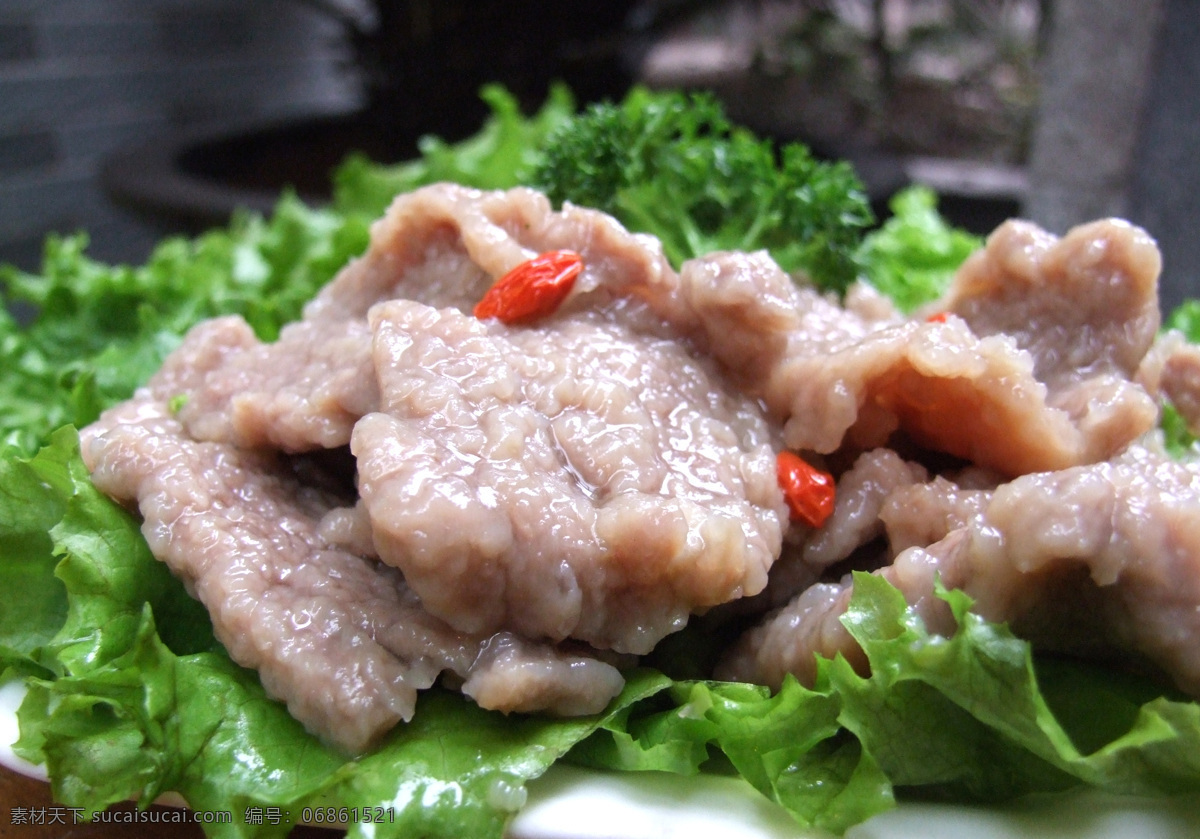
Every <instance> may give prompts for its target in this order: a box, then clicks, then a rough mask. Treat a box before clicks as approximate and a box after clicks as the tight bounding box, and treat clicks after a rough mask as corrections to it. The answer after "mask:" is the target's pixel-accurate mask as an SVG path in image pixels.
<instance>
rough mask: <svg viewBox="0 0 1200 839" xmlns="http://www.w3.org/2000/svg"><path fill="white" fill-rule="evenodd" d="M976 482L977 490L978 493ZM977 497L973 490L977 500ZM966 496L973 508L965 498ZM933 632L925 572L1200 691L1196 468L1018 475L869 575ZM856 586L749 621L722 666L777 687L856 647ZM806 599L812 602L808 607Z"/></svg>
mask: <svg viewBox="0 0 1200 839" xmlns="http://www.w3.org/2000/svg"><path fill="white" fill-rule="evenodd" d="M975 492H978V491H975ZM977 501H978V498H977V497H976V498H975V499H974V502H977ZM974 502H973V503H972V504H970V505H968V506H974ZM878 573H879V574H881V575H882V576H884V577H885V578H886V579H888V580H889V581H890V582H891V583H892V584H893V585H895V586H896V587H897V588H899V589H900V590H901V591H902V592H903V593H904V595H905V597H906V599H907V600H908V602H909V603H910V604H912V605H914V606H916V608H917V610H918V612H919V613H920V614H921V615H922V617H923V618H924V619H925V621H926V623H927V624H928V625H929V626H930V627H931V628H933V630H934V631H937V632H943V633H945V632H949V631H952V621H951V619H950V615H949V613H948V609H947V608H946V607H945V604H944V603H942V602H941V601H940V600H938V599H937V598H936V597H934V594H933V590H934V580H935V578H936V577H940V579H941V580H942V582H943V583H944V584H945V585H946V586H947V587H950V588H960V589H962V590H964V591H965V592H967V593H968V594H969V595H971V596H972V598H974V600H975V605H974V607H973V608H974V609H975V610H976V611H977V612H978V613H979V614H981V615H983V616H984V617H985V618H987V619H989V620H992V621H998V622H1009V623H1011V624H1012V625H1013V626H1014V629H1015V630H1016V631H1017V632H1018V634H1020V635H1022V636H1023V637H1028V638H1030V639H1031V640H1032V641H1033V642H1034V644H1035V646H1041V647H1044V648H1050V649H1054V650H1058V651H1066V652H1078V653H1084V654H1088V655H1105V656H1126V655H1130V654H1134V655H1136V656H1138V657H1140V658H1143V659H1148V660H1149V661H1151V662H1154V663H1155V664H1157V665H1158V666H1159V667H1161V668H1162V669H1163V670H1164V671H1165V672H1166V673H1168V674H1169V675H1170V676H1171V677H1172V678H1174V680H1175V681H1176V683H1177V684H1178V685H1179V686H1180V687H1181V688H1182V689H1183V690H1186V691H1188V692H1189V693H1191V694H1193V695H1200V651H1197V649H1196V646H1195V644H1194V643H1193V642H1192V639H1194V638H1195V637H1196V633H1197V632H1200V466H1198V465H1197V464H1195V463H1182V462H1178V461H1174V460H1170V459H1168V458H1166V457H1165V456H1163V455H1162V454H1160V453H1157V452H1154V451H1151V450H1149V449H1147V448H1145V447H1141V446H1133V447H1131V448H1130V449H1129V450H1128V451H1127V452H1125V453H1123V454H1122V455H1121V456H1120V457H1119V458H1117V459H1114V460H1113V461H1110V462H1105V463H1099V464H1091V465H1088V466H1078V467H1073V468H1070V469H1065V470H1062V471H1058V472H1046V473H1038V474H1030V475H1025V476H1023V477H1021V478H1018V479H1016V480H1014V481H1012V482H1010V483H1007V484H1004V485H1002V486H1000V487H998V488H996V489H995V490H994V491H993V492H992V493H991V497H990V499H988V500H987V502H986V504H983V505H982V509H981V510H980V511H979V512H978V513H977V514H975V515H972V516H970V518H969V519H968V520H967V521H966V523H965V524H964V525H963V526H962V527H959V528H957V529H955V530H952V531H950V532H949V533H948V534H947V535H946V536H945V537H944V538H943V539H941V540H940V541H938V542H935V543H933V544H932V545H929V546H927V547H926V546H913V547H910V548H908V549H906V550H904V551H902V552H901V553H900V554H899V555H898V556H897V557H896V561H895V562H894V563H893V564H892V565H890V566H888V567H887V568H885V569H883V570H881V571H879V572H878ZM851 588H852V586H851V585H850V584H849V583H848V582H845V581H844V582H843V583H841V584H838V585H834V586H831V587H828V588H825V589H822V590H821V593H820V596H819V597H818V595H817V594H815V593H814V594H812V595H809V594H807V593H806V594H805V595H801V597H800V598H799V599H798V600H797V601H795V602H794V603H793V604H791V605H789V606H788V607H787V608H785V609H784V610H782V611H781V612H779V613H778V614H776V615H775V616H774V617H772V618H770V619H768V620H767V621H766V622H764V624H763V625H761V626H759V627H757V628H755V629H753V630H751V631H750V632H749V633H747V635H746V637H745V638H743V639H742V641H741V642H740V643H739V646H738V648H737V650H736V651H735V652H734V653H733V654H732V655H731V656H730V658H729V659H728V660H727V662H726V663H725V665H724V670H723V673H724V675H726V676H731V677H737V678H741V679H748V680H751V681H763V682H764V683H767V684H774V685H778V683H779V681H780V680H781V679H782V678H783V674H785V673H788V672H792V673H795V674H797V676H801V677H805V676H811V674H812V672H813V669H812V668H813V656H814V654H820V655H824V656H832V655H834V654H836V653H839V652H841V653H843V654H846V655H848V656H849V657H850V658H851V660H853V661H858V662H860V663H861V661H862V655H861V651H860V650H857V646H856V644H855V643H854V641H853V639H852V638H850V636H849V634H848V633H847V632H845V629H844V627H841V624H840V621H839V617H840V615H841V613H842V611H843V610H844V609H845V606H846V603H847V602H848V597H849V594H850V591H851ZM814 600H815V601H817V602H816V603H815V605H814Z"/></svg>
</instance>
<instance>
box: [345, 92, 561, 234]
mask: <svg viewBox="0 0 1200 839" xmlns="http://www.w3.org/2000/svg"><path fill="white" fill-rule="evenodd" d="M480 96H481V98H482V99H483V101H484V102H485V103H486V104H487V105H488V107H489V109H490V111H491V113H490V115H489V116H488V118H487V120H486V121H485V122H484V124H483V127H482V128H480V130H479V132H478V133H476V134H475V135H473V136H471V137H468V138H467V139H466V140H462V141H460V142H458V143H448V142H446V141H445V140H443V139H441V138H439V137H434V136H427V137H423V138H422V139H421V141H420V143H419V150H420V152H421V156H420V157H418V158H417V159H415V160H411V161H405V162H403V163H396V164H391V165H385V164H380V163H378V162H376V161H372V160H370V159H369V158H367V157H366V156H364V155H361V154H354V155H351V156H350V157H349V158H347V159H346V160H345V161H344V162H343V163H342V164H341V165H340V166H339V167H338V169H337V170H336V171H335V172H334V206H335V207H336V208H337V210H338V211H339V212H341V213H345V214H347V215H361V216H365V217H367V218H371V219H374V218H377V217H378V216H380V215H382V214H383V211H384V210H386V209H387V206H388V204H390V203H391V202H392V199H393V198H395V197H396V196H397V195H399V194H400V193H402V192H410V191H412V190H414V189H416V188H417V187H419V186H425V185H426V184H432V183H437V182H439V181H452V182H454V183H460V184H463V185H465V186H473V187H477V188H479V189H507V188H509V187H514V186H518V185H520V184H524V183H529V182H530V176H531V175H532V173H533V170H534V167H535V166H536V165H537V163H538V161H539V160H540V159H541V148H542V146H543V144H544V142H545V141H546V138H547V137H548V136H550V135H551V134H552V133H553V132H554V131H555V130H556V129H557V128H558V127H559V126H560V125H561V124H562V123H564V122H565V121H566V120H567V119H568V118H569V117H570V116H571V115H572V114H574V113H575V98H574V96H572V94H571V91H570V90H569V89H568V88H566V87H565V86H563V85H555V86H553V87H551V89H550V95H549V96H548V97H547V99H546V101H545V103H544V104H543V105H542V107H541V108H540V109H539V110H538V112H537V113H535V114H534V115H533V116H531V117H526V116H524V115H523V114H522V113H521V109H520V105H519V104H518V102H517V99H516V97H515V96H513V95H512V94H511V93H510V92H509V91H508V90H507V89H505V88H504V87H502V86H500V85H486V86H485V87H484V88H483V90H482V91H481V93H480Z"/></svg>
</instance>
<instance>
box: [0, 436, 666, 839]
mask: <svg viewBox="0 0 1200 839" xmlns="http://www.w3.org/2000/svg"><path fill="white" fill-rule="evenodd" d="M18 467H23V468H18ZM9 471H10V472H11V473H14V474H16V475H17V477H16V478H15V479H14V480H12V481H6V483H5V490H6V491H10V492H11V491H13V490H15V489H16V488H17V487H18V486H22V487H24V488H26V489H29V488H35V487H36V488H39V491H41V492H42V494H43V495H44V496H45V497H44V498H43V499H42V501H43V503H42V504H41V505H39V506H40V507H41V508H44V509H42V510H41V511H40V512H39V513H38V514H37V515H36V516H34V515H31V516H30V517H29V518H28V521H27V524H26V525H24V526H25V527H26V528H29V527H38V528H42V527H43V526H44V525H46V523H47V521H49V520H50V519H52V518H55V517H57V518H58V521H57V522H56V523H54V524H52V525H50V526H48V527H45V528H44V529H41V530H39V531H38V532H39V533H40V534H41V535H42V536H46V535H47V534H48V538H49V539H50V540H51V545H50V546H49V548H50V551H49V552H50V554H51V555H52V556H53V557H55V558H56V562H55V563H54V564H53V565H51V564H50V563H45V562H43V563H42V564H41V565H40V566H39V568H40V575H41V576H42V577H45V578H47V580H55V581H56V582H57V589H56V590H60V593H62V590H65V595H66V603H67V609H66V613H65V614H62V613H61V610H59V612H58V613H53V612H47V613H45V614H40V613H35V612H33V611H32V610H25V611H22V609H23V607H22V605H21V604H22V600H23V598H24V596H25V594H24V592H23V591H22V590H21V589H18V588H16V587H15V586H6V587H5V588H4V589H3V591H2V592H0V598H3V599H2V600H0V604H2V605H3V607H4V614H6V615H8V614H14V615H15V614H18V613H20V614H25V615H26V616H27V617H30V618H34V619H36V622H37V632H36V633H32V634H31V633H30V632H29V630H28V629H25V630H20V629H19V628H18V627H16V626H15V622H13V625H11V626H10V622H6V623H5V625H4V627H3V629H4V634H3V635H2V636H0V642H2V643H3V644H4V645H5V647H7V648H10V649H14V650H21V651H23V652H24V654H25V655H26V656H27V657H29V659H28V663H30V664H33V663H36V662H35V660H34V659H33V658H32V656H34V655H35V654H36V656H37V660H36V661H37V662H42V663H43V664H46V665H48V666H39V667H37V668H32V667H26V668H25V670H24V672H26V674H27V675H28V679H27V681H28V684H29V686H30V689H29V692H28V694H27V696H26V699H25V701H24V703H23V704H22V706H21V709H20V715H19V719H20V723H21V740H20V741H19V742H18V744H17V751H18V753H19V754H21V755H22V756H23V757H25V758H26V759H28V760H32V761H36V762H41V763H45V765H46V766H47V769H48V770H49V773H50V777H51V783H52V787H53V792H54V795H55V797H56V799H57V800H59V801H61V802H63V803H64V804H65V805H67V806H70V807H78V808H80V809H81V810H83V811H84V812H85V813H94V812H96V811H98V810H101V809H103V808H105V807H107V806H109V805H110V804H112V803H114V802H117V801H121V800H124V799H127V798H133V799H136V800H137V801H139V802H140V803H142V804H143V805H145V804H149V803H150V802H152V801H153V800H155V799H156V798H157V797H158V796H160V795H161V794H163V793H164V792H167V791H174V792H177V793H179V794H180V795H182V796H183V797H184V798H185V799H186V800H187V801H188V802H189V803H190V804H191V805H192V806H193V807H195V808H198V809H204V810H216V811H224V812H230V813H232V814H233V815H234V819H233V822H232V823H231V824H226V825H212V826H210V827H211V831H212V835H214V836H271V835H280V836H281V835H285V834H286V833H287V830H288V827H289V821H290V822H291V823H295V822H297V821H299V820H300V818H301V817H302V815H303V813H304V810H305V808H310V809H312V808H320V812H322V813H325V812H333V813H335V814H336V811H337V810H340V809H343V808H372V810H375V809H379V810H381V811H385V812H386V814H387V815H386V821H385V822H384V823H381V824H375V825H374V826H373V828H372V829H371V830H372V834H371V835H374V836H378V837H387V836H395V837H401V836H412V835H422V836H429V837H476V836H477V837H499V836H501V835H502V834H503V831H504V828H505V826H506V824H507V823H508V821H509V820H510V819H511V818H512V816H513V814H514V813H515V812H516V811H517V809H519V806H520V804H521V802H522V801H523V789H524V784H525V782H526V781H528V780H529V779H532V778H536V777H538V776H540V775H541V774H542V773H543V772H545V770H546V769H547V768H548V767H549V766H550V765H551V764H552V763H553V762H554V761H556V760H557V759H558V758H560V757H561V756H562V755H563V754H565V753H566V752H567V751H568V750H569V749H570V748H571V747H572V746H574V745H575V744H576V743H578V742H579V741H580V740H583V739H584V738H586V737H587V736H589V735H590V734H591V733H592V732H593V731H595V730H596V728H597V727H599V726H601V725H605V724H610V723H609V720H610V718H611V717H613V716H616V715H619V714H621V713H623V712H624V709H625V708H626V707H627V706H628V705H630V704H631V703H634V702H637V701H640V700H642V699H644V698H646V697H647V696H650V695H652V694H654V693H657V692H659V691H661V690H662V689H664V688H665V687H666V686H667V685H668V684H669V680H668V679H667V678H666V677H665V676H663V675H661V674H660V673H657V672H654V671H642V672H638V673H632V674H630V675H629V679H628V682H627V686H626V688H625V691H624V692H623V694H622V696H621V697H620V698H619V699H618V700H616V701H615V702H614V705H613V708H612V710H611V711H610V712H609V713H608V714H607V715H600V716H594V717H587V718H579V719H566V720H563V719H555V718H550V717H538V716H512V717H506V716H504V715H503V714H499V713H495V712H489V711H483V710H481V709H480V708H478V707H477V706H475V705H474V704H473V703H471V702H470V701H469V700H467V699H465V698H464V697H462V696H461V695H459V694H457V693H451V692H446V691H440V690H433V691H429V692H427V693H425V694H424V695H423V696H422V698H421V700H420V702H419V705H418V709H417V713H416V718H415V720H414V721H413V722H412V723H411V724H409V725H402V726H399V727H398V728H397V729H396V730H395V731H394V732H393V733H392V734H391V735H390V736H389V738H388V739H387V740H386V741H385V742H384V743H382V744H380V745H379V746H378V747H377V748H376V749H375V750H374V751H372V752H371V753H370V754H369V755H366V756H364V757H361V758H358V759H355V760H347V759H346V758H345V757H344V756H343V755H340V754H338V753H337V752H336V751H334V750H332V749H330V748H329V747H327V746H325V745H324V744H322V743H321V742H320V741H318V740H317V739H316V738H314V737H312V736H311V735H309V734H308V733H307V732H306V731H304V729H303V728H302V727H301V726H300V724H299V723H297V722H296V721H295V720H294V719H293V718H292V717H291V716H290V715H289V714H288V713H287V709H286V708H285V707H284V706H283V705H282V704H280V703H279V702H276V701H274V700H272V699H270V698H269V697H268V696H267V695H266V694H265V692H264V691H263V688H262V686H261V684H260V683H259V681H258V677H257V674H255V673H253V672H252V671H248V670H245V669H243V668H240V667H238V666H236V665H235V664H233V663H232V662H231V661H230V660H229V658H228V656H227V655H226V654H225V652H224V650H223V649H222V648H221V647H220V645H219V644H218V643H217V642H216V641H215V640H214V639H213V636H212V630H211V626H210V625H209V623H208V618H207V614H206V613H205V612H204V610H203V608H202V607H201V606H200V605H199V604H198V603H197V602H195V601H194V600H192V599H191V598H190V597H189V596H188V595H187V593H186V591H185V590H184V589H183V586H182V585H181V584H180V583H179V582H178V581H177V580H176V579H175V578H174V577H172V576H171V575H170V573H169V572H168V571H167V570H166V568H165V566H163V565H162V564H161V563H159V562H158V561H157V560H155V559H154V557H153V556H152V555H151V554H150V552H149V549H148V548H147V547H146V544H145V541H144V540H143V539H142V538H141V535H140V531H139V528H138V523H137V521H136V520H135V519H134V517H132V516H131V515H129V514H128V513H127V512H126V511H125V510H123V509H122V508H121V507H119V506H118V505H116V504H114V503H113V502H112V501H110V500H109V499H108V498H107V497H106V496H104V495H103V494H102V493H100V492H99V491H98V490H96V489H95V487H93V486H92V484H91V482H90V480H88V477H87V472H86V470H85V468H84V466H83V463H82V461H80V460H79V458H78V450H77V436H76V435H75V434H74V432H73V431H72V430H71V429H64V430H62V431H60V432H57V433H55V434H54V435H52V437H51V441H50V444H49V445H48V446H47V447H46V448H45V449H43V450H42V451H41V452H40V453H39V454H38V455H37V456H35V457H34V458H31V459H28V460H23V459H17V458H14V459H13V460H12V461H11V462H10V465H9ZM39 476H40V477H39ZM0 568H2V569H4V573H5V574H8V573H9V571H10V563H9V562H7V561H6V562H5V563H3V564H0ZM18 573H22V575H23V577H30V576H32V575H31V574H29V573H24V572H15V571H14V572H13V579H16V578H17V576H16V575H17V574H18ZM47 580H40V581H38V585H39V586H44V585H48V583H47ZM55 622H57V626H52V624H54V623H55ZM160 626H161V627H163V629H162V631H161V634H160V631H159V627H160ZM168 626H169V629H168ZM52 630H53V631H52ZM48 635H49V636H50V637H46V636H48ZM39 641H42V643H41V646H40V649H39V648H38V646H37V645H38V642H39ZM171 641H173V642H174V643H171ZM12 663H15V662H12ZM213 697H220V698H221V701H219V702H214V701H213ZM272 819H274V821H272ZM366 831H367V828H366V827H365V826H356V827H354V828H353V829H352V831H351V835H367V834H366Z"/></svg>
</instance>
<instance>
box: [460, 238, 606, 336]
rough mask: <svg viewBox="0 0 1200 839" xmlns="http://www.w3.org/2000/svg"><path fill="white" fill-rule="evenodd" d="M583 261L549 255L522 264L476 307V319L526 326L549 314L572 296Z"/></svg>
mask: <svg viewBox="0 0 1200 839" xmlns="http://www.w3.org/2000/svg"><path fill="white" fill-rule="evenodd" d="M582 270H583V259H582V258H581V257H580V256H579V254H577V253H575V252H573V251H548V252H547V253H543V254H540V255H538V256H535V257H534V258H533V259H528V260H526V261H525V262H522V263H521V264H520V265H518V266H517V267H516V268H513V269H512V270H511V271H509V272H508V273H507V274H505V275H504V276H503V277H501V278H500V279H498V280H496V282H495V283H494V284H493V285H492V287H491V288H489V289H488V290H487V293H486V294H484V295H483V298H482V299H481V300H480V301H479V302H478V303H477V304H475V317H477V318H479V319H481V320H482V319H484V318H499V319H500V320H501V321H502V322H504V323H528V322H529V321H533V320H537V319H538V318H542V317H545V316H546V315H549V314H552V313H553V312H554V311H555V310H556V309H558V307H559V306H560V305H561V304H562V302H563V300H564V299H565V298H566V296H567V295H568V294H570V293H571V288H572V287H573V286H574V285H575V278H576V277H578V276H579V273H580V272H581V271H582Z"/></svg>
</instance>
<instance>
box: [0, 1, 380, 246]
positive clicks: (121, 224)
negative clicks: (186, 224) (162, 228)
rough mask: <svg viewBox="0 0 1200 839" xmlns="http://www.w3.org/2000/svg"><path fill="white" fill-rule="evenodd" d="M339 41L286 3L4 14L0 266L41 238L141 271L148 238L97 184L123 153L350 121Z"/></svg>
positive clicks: (354, 91)
mask: <svg viewBox="0 0 1200 839" xmlns="http://www.w3.org/2000/svg"><path fill="white" fill-rule="evenodd" d="M344 57H345V55H344V45H343V44H342V43H341V40H340V33H339V32H338V31H337V29H336V27H334V26H332V25H331V23H330V22H329V21H328V20H327V19H325V18H323V17H322V16H321V15H319V14H316V13H314V12H313V11H311V10H310V9H309V8H307V7H306V6H305V5H304V4H303V3H300V2H289V0H0V261H3V262H10V263H15V264H17V265H19V266H20V267H24V268H30V267H33V266H35V265H36V264H38V262H39V260H40V250H41V243H42V241H43V239H44V237H45V236H46V235H47V234H48V233H51V232H55V233H72V232H74V231H76V230H86V231H88V233H89V234H90V236H91V239H92V246H91V253H92V254H93V255H95V256H96V257H97V258H101V259H105V260H108V261H137V260H140V259H142V258H144V256H145V254H146V253H147V252H148V250H149V248H150V246H151V244H152V242H153V240H154V238H155V236H156V234H155V233H154V232H153V231H152V230H150V229H148V228H147V227H145V226H144V225H143V224H142V223H141V222H140V221H139V220H138V219H136V218H134V217H133V216H131V215H129V214H128V213H126V212H124V211H122V210H120V209H118V208H116V207H114V206H112V205H111V204H110V203H109V202H108V201H107V199H106V198H105V196H104V195H103V193H102V191H101V189H100V187H99V185H98V183H97V169H98V165H99V163H100V161H101V160H102V159H103V158H104V156H105V155H107V154H108V153H110V152H111V151H112V150H113V149H116V148H118V147H120V146H121V145H122V144H126V143H130V142H135V141H145V140H147V139H148V138H153V137H157V136H165V135H167V134H169V133H171V132H174V131H179V130H192V129H197V128H201V127H205V126H213V125H218V124H226V123H239V122H246V121H251V120H259V119H270V118H276V117H285V116H287V115H289V114H296V113H302V112H313V111H320V112H330V111H344V110H348V109H351V108H353V107H354V106H355V105H356V103H357V101H358V97H359V91H358V86H357V84H356V80H355V79H354V78H353V76H352V74H351V72H350V71H349V69H348V68H347V65H346V63H345V62H344Z"/></svg>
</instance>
